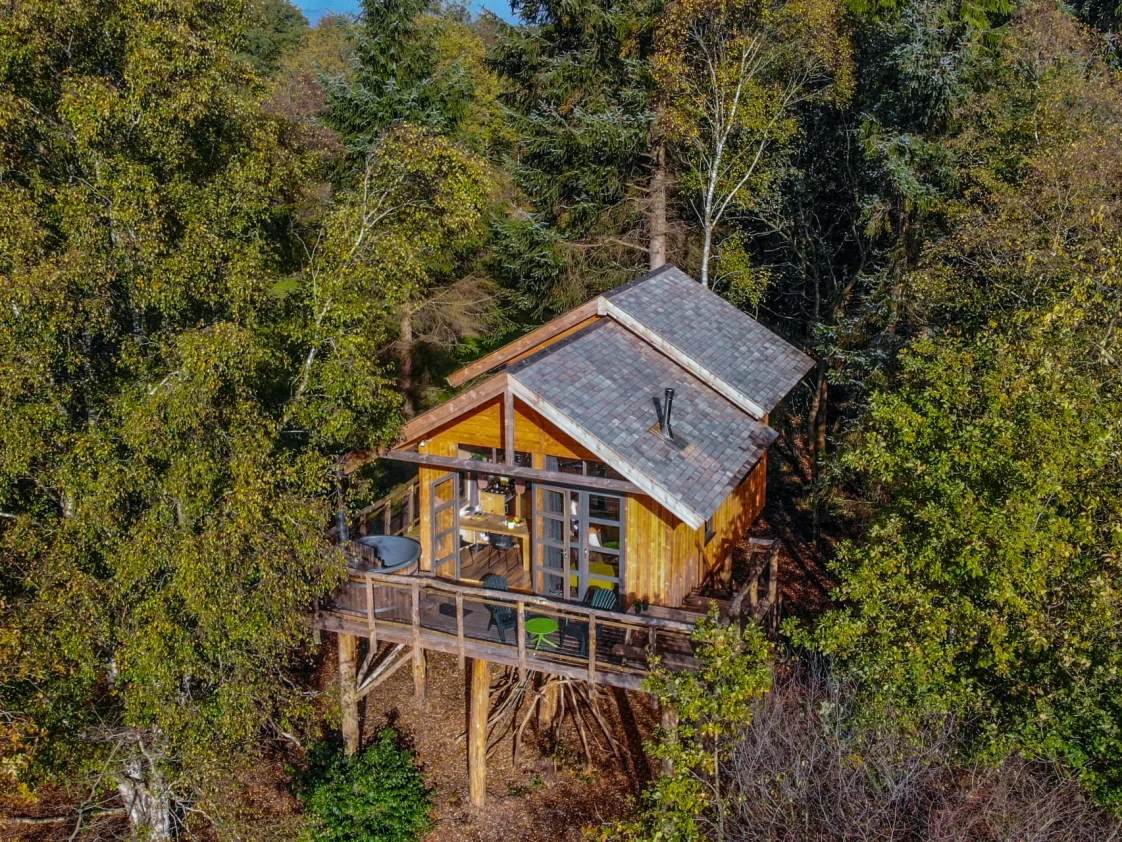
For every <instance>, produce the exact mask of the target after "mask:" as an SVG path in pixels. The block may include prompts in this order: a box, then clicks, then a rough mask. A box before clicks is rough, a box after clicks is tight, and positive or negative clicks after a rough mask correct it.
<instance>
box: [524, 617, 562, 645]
mask: <svg viewBox="0 0 1122 842" xmlns="http://www.w3.org/2000/svg"><path fill="white" fill-rule="evenodd" d="M556 631H557V621H556V620H554V619H553V618H552V617H531V618H530V619H528V620H527V621H526V633H527V634H528V635H530V636H531V637H533V638H534V648H535V649H538V648H540V647H541V645H542V644H543V643H544V644H546V645H547V646H552V647H553V648H554V649H559V648H560V647H559V646H558V645H557V644H556V643H554V642H553V641H552V640H550V639H549V638H548V637H546V635H550V634H553V633H554V632H556Z"/></svg>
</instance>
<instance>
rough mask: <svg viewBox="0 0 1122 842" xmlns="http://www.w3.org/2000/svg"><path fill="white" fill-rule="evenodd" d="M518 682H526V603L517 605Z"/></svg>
mask: <svg viewBox="0 0 1122 842" xmlns="http://www.w3.org/2000/svg"><path fill="white" fill-rule="evenodd" d="M517 620H518V628H517V633H518V680H519V681H525V680H526V603H524V602H520V603H518V615H517Z"/></svg>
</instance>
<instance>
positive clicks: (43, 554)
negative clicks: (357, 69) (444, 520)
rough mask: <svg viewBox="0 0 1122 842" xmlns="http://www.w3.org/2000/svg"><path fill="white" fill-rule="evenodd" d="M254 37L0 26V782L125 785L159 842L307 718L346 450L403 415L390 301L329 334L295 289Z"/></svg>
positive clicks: (99, 14) (186, 13) (152, 24)
mask: <svg viewBox="0 0 1122 842" xmlns="http://www.w3.org/2000/svg"><path fill="white" fill-rule="evenodd" d="M246 26H247V19H246V17H245V8H244V6H243V5H242V4H241V3H237V2H229V3H221V4H215V3H210V2H201V1H200V2H196V0H182V2H176V3H173V4H169V3H163V2H152V0H73V2H67V3H57V2H27V3H19V4H17V5H14V6H11V7H10V8H7V9H5V11H4V12H3V14H0V55H2V57H3V60H2V61H0V66H2V70H0V103H2V105H0V111H2V118H0V192H2V194H3V197H4V205H5V213H4V214H3V217H2V219H0V285H2V287H3V290H4V306H3V308H0V419H2V423H0V511H2V512H3V515H2V516H0V546H2V550H0V552H2V553H3V556H4V564H3V566H2V571H0V628H2V630H3V631H2V634H0V708H2V709H3V711H4V717H5V721H6V722H7V723H9V725H10V731H9V733H8V734H7V735H6V736H7V738H8V739H7V740H6V742H5V744H4V746H3V748H2V751H3V769H4V772H5V774H6V775H10V776H11V778H12V780H14V781H16V782H19V783H23V784H30V785H34V784H35V783H39V782H43V781H54V782H56V783H59V784H61V785H63V786H66V787H68V788H69V789H71V791H73V792H74V794H75V795H76V797H77V800H78V801H80V802H83V803H86V804H95V805H96V804H97V803H99V802H100V801H101V800H102V799H103V798H105V797H106V795H107V793H112V792H116V793H117V794H118V795H119V797H120V798H121V799H122V801H123V803H124V805H125V807H126V810H127V813H128V816H129V819H130V822H131V823H132V825H133V828H134V830H135V831H136V832H137V833H138V834H141V833H144V834H147V835H148V836H149V837H151V838H154V839H167V838H170V837H171V836H172V835H173V834H174V833H175V831H176V828H175V822H176V821H183V822H187V823H191V822H193V821H194V817H195V816H196V815H201V814H205V815H207V816H208V817H209V819H210V820H211V821H213V822H217V823H220V824H221V823H223V822H224V821H226V820H227V819H229V817H230V816H231V815H232V814H234V813H236V812H237V810H238V809H239V808H238V804H237V799H236V797H230V796H231V793H236V792H237V791H238V788H239V784H238V781H239V779H240V776H241V773H242V772H243V771H244V768H243V766H242V765H241V762H242V761H244V760H245V759H247V758H251V757H253V756H255V755H256V754H257V753H258V752H259V751H260V750H261V748H262V745H263V743H262V740H265V741H266V743H265V744H267V741H268V740H270V739H272V738H278V739H279V738H281V736H280V735H282V734H291V733H293V732H294V731H298V730H299V727H300V723H301V722H302V721H303V720H302V718H303V717H304V716H305V715H306V714H307V713H308V708H307V697H306V696H305V695H304V694H303V693H302V692H301V690H300V689H299V688H298V687H297V686H296V685H295V684H294V683H293V682H292V681H291V680H289V679H288V678H287V676H286V669H287V668H288V667H289V666H291V663H292V662H291V658H292V657H293V652H294V651H296V650H297V648H298V647H299V646H300V645H301V644H303V643H304V642H305V641H307V639H308V635H309V632H308V628H307V625H306V623H305V621H304V611H305V610H306V608H307V606H308V605H309V604H310V601H311V599H312V598H313V597H314V596H315V595H317V594H320V593H323V592H324V591H325V590H326V589H328V588H330V587H331V586H332V585H333V583H334V582H335V581H336V580H337V579H336V577H337V576H338V574H339V570H340V562H339V561H338V560H337V559H336V558H334V556H332V555H331V553H330V552H329V548H328V547H327V546H326V544H325V539H324V534H323V527H324V524H325V523H326V522H327V521H328V520H329V505H328V503H327V500H326V494H327V492H329V491H330V490H331V488H332V484H331V478H332V462H333V455H334V452H335V451H334V450H333V448H335V447H338V446H339V445H340V444H341V443H342V442H347V443H349V444H350V445H351V446H360V445H363V444H364V443H365V444H366V445H374V444H376V443H378V442H380V441H384V440H385V439H386V437H387V436H389V435H391V434H392V431H393V429H394V425H395V423H396V413H397V409H398V407H399V401H398V399H397V396H396V395H395V394H394V393H393V391H392V389H391V384H390V381H389V380H388V379H387V378H386V376H385V375H384V374H383V372H382V371H381V369H380V368H379V364H378V361H377V359H378V358H377V356H376V353H375V352H376V349H377V348H378V347H379V346H380V345H383V344H384V342H385V334H386V327H387V326H386V325H385V323H384V322H379V320H378V312H377V310H373V309H372V311H371V313H370V316H369V320H368V322H367V323H366V324H365V325H364V329H363V331H362V333H361V334H359V335H357V336H356V335H355V334H353V333H351V334H348V335H342V332H339V333H337V334H336V335H335V336H328V335H327V333H326V332H327V331H328V330H331V329H332V327H333V325H335V323H331V324H319V325H316V324H315V315H318V314H319V313H320V312H321V310H319V309H316V308H315V306H314V305H313V304H311V303H310V302H311V301H312V300H313V299H312V297H311V296H304V295H302V296H300V297H299V298H295V297H289V296H283V295H278V294H277V288H276V287H277V284H278V282H279V281H281V280H282V279H284V278H285V277H287V276H289V275H290V274H291V273H292V272H294V271H296V270H298V269H299V264H300V260H301V258H300V252H299V249H298V248H297V247H296V244H295V243H294V242H293V241H291V240H290V239H289V238H288V232H289V231H291V230H292V229H293V226H294V225H297V224H298V222H299V220H298V214H297V210H298V209H299V208H301V207H303V205H304V201H305V193H304V187H305V185H306V183H307V178H308V173H309V167H310V166H311V162H310V161H309V160H308V159H307V158H306V157H305V156H304V155H303V154H301V153H300V152H299V148H298V147H297V148H293V147H292V146H290V145H289V141H290V140H291V139H292V137H293V136H294V135H293V132H292V131H291V127H288V126H286V125H285V124H283V123H282V122H280V121H278V120H276V119H274V118H271V117H269V116H267V115H266V114H265V113H264V112H263V111H262V109H261V107H260V105H259V103H258V101H257V98H256V89H255V87H254V85H255V82H254V76H253V74H252V73H251V72H250V70H249V68H248V67H247V66H246V64H245V63H244V61H243V59H242V58H240V57H239V49H240V48H241V47H242V46H243V43H244V41H243V38H242V33H244V32H245V30H246ZM371 284H372V285H371V286H368V287H367V288H366V289H365V290H364V292H365V294H366V295H368V296H370V297H371V298H372V299H374V300H377V299H381V298H385V297H386V296H387V293H386V292H384V291H381V290H379V289H377V287H376V281H372V282H371ZM340 295H341V294H340ZM321 309H322V308H321ZM313 326H314V327H315V328H316V329H313ZM317 349H319V350H318V351H317ZM348 354H350V355H351V356H348ZM310 356H312V357H314V363H315V364H314V365H313V366H311V367H309V366H308V364H307V360H308V359H309V357H310ZM356 359H358V360H361V363H362V364H361V365H357V366H352V365H349V364H347V363H349V362H353V361H354V360H356ZM308 383H311V384H312V386H313V387H314V388H310V387H307V388H306V386H307V384H308ZM358 396H361V397H358ZM286 739H287V738H286Z"/></svg>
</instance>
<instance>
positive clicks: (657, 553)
mask: <svg viewBox="0 0 1122 842" xmlns="http://www.w3.org/2000/svg"><path fill="white" fill-rule="evenodd" d="M812 366H813V362H812V361H811V360H810V358H808V357H807V356H806V355H804V354H803V353H801V352H800V351H798V350H797V349H795V348H794V347H792V346H791V345H789V344H787V343H786V342H784V341H783V340H782V339H780V338H779V337H778V336H776V335H775V334H773V333H771V332H770V331H769V330H767V329H766V328H764V327H763V326H761V325H760V324H759V323H758V322H756V321H755V320H754V319H752V318H750V317H749V316H747V315H746V314H744V313H742V312H741V311H740V310H738V309H736V308H735V307H733V306H732V305H730V304H728V303H727V302H725V301H724V300H723V299H721V298H720V297H719V296H717V295H715V294H714V293H712V292H710V291H709V290H708V289H705V288H703V287H702V286H701V285H700V284H698V283H697V282H695V281H694V280H693V279H691V278H690V277H688V276H687V275H685V274H684V273H682V272H681V271H679V270H678V269H676V268H674V267H672V266H664V267H662V268H661V269H658V270H656V271H654V272H651V273H649V274H647V275H644V276H642V277H640V278H638V279H636V280H634V281H632V282H631V283H628V284H625V285H624V286H621V287H619V288H617V289H614V290H612V291H610V292H607V293H605V294H603V295H600V296H598V297H597V298H595V299H593V300H592V301H589V302H588V303H586V304H584V305H582V306H580V307H578V308H576V309H574V310H572V311H570V312H568V313H566V314H564V315H562V316H560V317H558V318H556V319H554V320H553V321H551V322H549V323H548V324H545V325H543V326H542V327H540V328H538V329H536V330H534V331H532V332H531V333H529V334H527V335H525V336H523V337H521V338H520V339H518V340H516V341H515V342H512V343H510V344H509V345H507V346H505V347H503V348H501V349H499V350H497V351H495V352H493V353H491V354H488V355H487V356H485V357H483V358H482V359H480V360H478V361H476V362H474V363H472V364H471V365H469V366H467V367H465V368H463V369H461V370H460V371H458V372H456V373H455V374H454V375H452V376H451V377H450V378H449V383H450V384H451V385H452V386H453V387H457V388H458V387H464V388H463V389H462V391H461V392H460V393H459V394H458V395H456V396H455V397H454V398H452V399H451V400H449V401H447V402H445V403H443V404H441V405H440V406H437V407H435V408H434V409H431V410H429V411H428V412H426V413H424V414H422V415H419V416H417V417H415V418H413V419H412V420H410V421H409V422H408V423H407V424H406V425H405V426H404V428H403V430H402V433H401V436H400V439H399V441H398V442H397V444H396V446H395V447H393V448H392V449H390V450H388V451H387V452H385V453H382V454H380V458H383V459H390V460H397V461H400V462H406V463H412V464H413V465H416V466H417V479H416V480H415V481H414V482H413V483H411V484H410V485H408V486H407V487H405V488H404V489H402V491H401V492H399V493H398V494H397V495H396V496H393V497H391V499H389V500H387V501H384V503H383V504H382V507H381V509H380V511H381V513H382V517H381V518H380V519H379V518H378V517H373V518H371V517H369V515H370V514H371V512H365V513H361V514H364V515H366V517H361V518H358V519H357V521H356V522H355V523H353V525H352V524H350V523H347V524H344V525H343V529H342V530H341V531H342V532H343V533H344V534H342V535H341V536H340V537H341V540H342V542H343V546H344V548H345V549H346V552H347V557H348V563H349V568H350V570H349V573H350V575H349V579H348V581H347V583H346V584H345V585H344V586H343V587H342V588H340V590H339V592H338V593H337V594H335V596H334V597H333V598H332V600H330V601H329V602H328V603H326V604H325V605H323V606H321V607H320V610H319V612H318V614H317V626H318V628H320V629H322V630H326V631H332V632H336V633H338V634H340V640H341V650H340V651H341V664H342V669H343V671H347V673H348V675H347V676H344V698H345V701H354V700H355V699H357V698H358V697H359V696H361V694H362V693H363V692H367V691H368V690H369V689H372V687H373V686H376V684H377V682H378V681H380V680H384V678H385V677H386V676H388V675H389V674H390V672H391V671H393V670H396V669H397V668H398V667H400V666H401V665H403V664H405V663H407V662H408V663H412V665H413V671H414V679H415V681H416V689H417V692H418V693H419V694H423V692H424V674H425V652H426V651H444V652H449V653H452V654H457V655H458V656H459V658H460V661H461V664H465V663H466V661H467V660H468V659H471V661H472V663H473V669H478V668H479V666H478V665H479V664H483V665H484V667H483V669H484V670H485V668H486V664H488V663H499V664H505V665H507V666H511V667H516V668H518V669H519V670H521V671H522V672H523V673H525V672H526V671H527V670H534V671H540V672H545V673H550V674H555V675H563V676H567V677H570V678H580V679H587V680H589V681H592V682H597V683H601V684H608V685H614V686H618V687H624V688H628V689H636V688H638V687H639V686H640V684H641V682H642V679H643V677H644V675H645V672H646V666H647V660H646V659H647V657H648V656H649V654H650V653H652V652H657V653H658V654H659V655H660V657H662V659H663V660H664V662H669V663H671V664H675V663H677V664H678V665H680V666H682V667H683V668H689V666H690V662H691V650H690V643H689V633H690V631H691V629H692V628H693V625H694V624H695V623H696V621H697V619H698V618H699V617H700V616H701V614H702V613H703V612H704V610H705V607H706V605H707V604H708V603H707V601H706V600H705V599H702V598H701V596H702V591H703V589H705V588H709V589H710V590H711V591H712V589H713V588H714V586H716V585H720V584H722V583H724V582H726V581H727V578H728V576H729V573H730V568H731V558H732V550H733V547H734V545H736V544H737V542H739V541H741V540H742V539H743V538H744V536H745V534H746V532H747V531H748V529H749V528H750V527H751V525H752V523H753V521H754V520H755V519H756V517H757V516H758V515H759V514H760V511H761V510H762V508H763V505H764V499H765V494H766V484H767V454H768V448H769V447H770V446H771V444H772V443H773V442H774V440H775V438H776V433H775V431H774V430H772V429H771V428H770V427H769V426H768V415H769V413H770V412H771V411H772V410H773V409H774V407H775V406H776V405H777V404H778V403H779V402H780V401H781V400H782V399H783V398H784V396H786V395H787V393H788V392H789V391H790V390H791V389H792V388H793V387H794V386H795V385H796V384H797V383H798V382H799V381H800V380H801V379H802V377H803V376H804V375H805V374H806V373H807V372H808V371H809V370H810V369H811V367H812ZM379 527H380V529H379ZM379 531H380V532H382V533H384V534H383V535H382V536H371V535H368V534H367V535H364V534H362V533H371V532H379ZM356 533H357V534H356ZM393 533H397V535H398V536H401V537H398V538H393V537H392V536H393ZM386 535H390V536H391V539H390V540H389V541H387V539H386V537H385V536H386ZM409 537H412V538H414V539H415V541H416V544H412V543H411V542H410V541H408V538H409ZM394 540H396V541H398V542H405V543H399V544H398V545H397V547H396V549H395V550H394V552H387V548H389V544H390V543H392V541H394ZM418 545H419V546H418ZM409 546H415V547H416V551H415V552H412V553H410V552H409V551H408V548H409ZM403 548H404V550H403ZM397 552H401V554H400V555H395V553H397ZM764 555H766V553H764ZM391 557H392V558H391ZM774 558H775V554H774V553H771V554H770V560H769V563H767V564H763V565H762V566H761V569H760V570H757V571H755V573H754V576H759V577H760V578H759V579H758V580H757V579H756V578H753V579H752V581H751V583H750V590H751V593H750V594H748V596H749V597H750V602H751V604H752V606H753V608H756V607H758V606H760V605H763V606H764V608H765V609H767V608H773V607H774V603H775V585H776V572H777V571H776V570H775V562H774ZM761 583H763V584H765V587H766V591H765V592H766V594H767V595H766V596H763V597H761V592H760V584H761ZM741 596H744V595H741ZM723 607H724V610H726V611H728V610H729V609H730V607H731V606H730V604H729V603H725V604H724V606H723ZM757 616H759V612H757ZM359 640H365V641H367V642H368V654H367V656H366V658H365V662H364V663H363V665H362V669H356V667H355V666H354V664H355V661H356V658H357V641H359ZM348 641H349V642H348ZM380 643H382V644H385V647H383V648H382V649H380V647H379V644H380ZM383 649H392V650H393V651H395V652H397V653H398V655H399V657H397V658H396V659H394V658H392V657H391V656H390V655H384V654H380V653H381V652H382V650H383ZM351 673H355V674H354V675H353V676H352V675H351ZM484 674H485V673H484ZM475 680H476V681H479V682H483V679H482V678H476V679H475ZM347 682H351V685H348V683H347ZM472 698H473V699H479V698H482V699H483V701H482V703H483V704H485V703H486V693H483V695H482V696H478V695H477V694H475V693H473V696H472ZM344 707H345V712H346V705H345V706H344ZM355 716H356V717H357V714H355ZM356 721H357V719H356ZM473 721H474V720H473ZM469 742H470V741H469ZM477 765H478V764H477ZM473 778H474V772H473ZM477 794H479V793H476V791H475V790H474V789H473V800H475V799H476V795H477ZM479 798H480V799H481V798H482V795H481V794H479Z"/></svg>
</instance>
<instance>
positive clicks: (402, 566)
mask: <svg viewBox="0 0 1122 842" xmlns="http://www.w3.org/2000/svg"><path fill="white" fill-rule="evenodd" d="M355 543H356V544H359V545H361V546H363V547H366V548H368V552H365V553H363V556H364V561H366V562H367V563H368V564H369V565H370V569H371V570H378V571H381V572H382V573H414V572H416V570H417V562H419V561H420V560H421V545H420V544H419V543H417V542H416V541H414V540H413V539H412V538H403V537H401V536H399V535H363V536H362V537H361V538H356V539H355Z"/></svg>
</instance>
